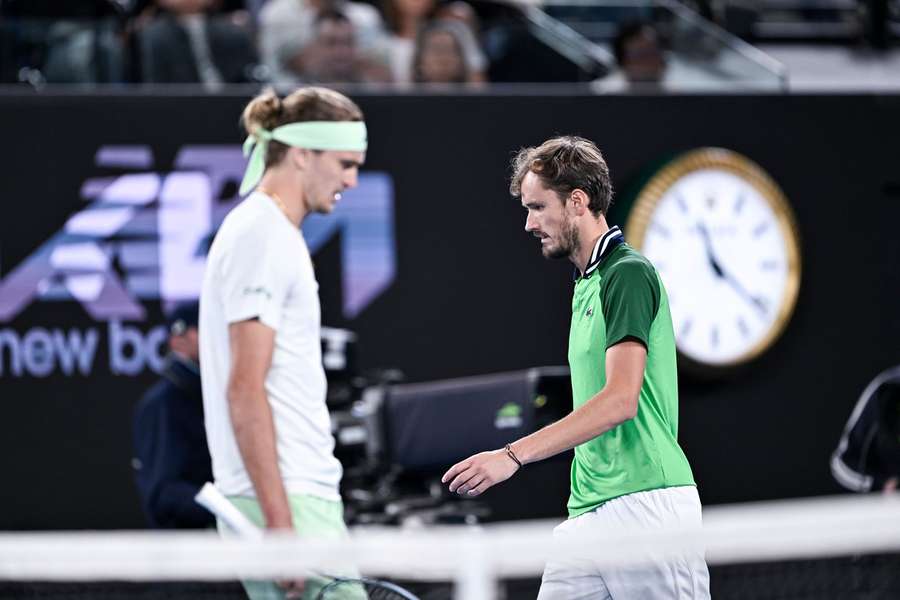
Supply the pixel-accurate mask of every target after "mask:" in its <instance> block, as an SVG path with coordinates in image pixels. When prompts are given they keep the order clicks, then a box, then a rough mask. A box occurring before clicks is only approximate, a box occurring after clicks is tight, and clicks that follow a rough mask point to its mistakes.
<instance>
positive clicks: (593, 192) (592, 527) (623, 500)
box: [443, 136, 709, 600]
mask: <svg viewBox="0 0 900 600" xmlns="http://www.w3.org/2000/svg"><path fill="white" fill-rule="evenodd" d="M510 192H511V193H512V194H513V195H514V196H520V197H521V199H522V206H523V207H524V208H525V209H526V210H527V218H526V220H525V230H526V231H528V232H529V233H532V234H533V235H534V236H535V237H537V238H538V239H539V240H540V243H541V251H542V252H543V254H544V256H545V257H547V258H568V259H569V260H570V261H572V263H574V264H575V266H576V268H577V277H576V280H575V289H574V293H573V297H572V324H571V330H570V333H569V367H570V370H571V375H572V393H573V404H574V410H573V411H572V413H570V414H569V415H568V416H566V417H565V418H563V419H560V420H559V421H557V422H556V423H553V424H552V425H548V426H547V427H545V428H543V429H541V430H540V431H538V432H536V433H533V434H531V435H529V436H527V437H524V438H521V439H519V440H517V441H515V442H514V443H512V444H509V445H507V446H506V447H505V448H501V449H498V450H493V451H490V452H482V453H480V454H476V455H474V456H472V457H469V458H467V459H466V460H463V461H461V462H459V463H457V464H456V465H454V466H453V467H451V468H450V470H448V471H447V472H446V473H445V474H444V477H443V481H444V482H445V483H449V487H450V491H451V492H456V493H458V494H461V495H464V496H467V497H471V496H477V495H479V494H481V493H482V492H484V491H485V490H487V489H488V488H490V487H491V486H493V485H495V484H497V483H500V482H501V481H505V480H506V479H509V478H510V477H512V475H513V474H515V472H516V471H518V470H519V469H520V468H522V466H523V465H527V464H528V463H532V462H535V461H539V460H543V459H545V458H548V457H550V456H553V455H555V454H558V453H560V452H563V451H565V450H569V449H570V448H574V449H575V458H574V460H573V461H572V473H571V476H572V482H571V493H570V495H569V502H568V510H569V519H568V520H567V521H566V522H564V523H563V524H562V525H560V526H559V527H557V528H556V530H555V531H554V535H557V536H566V535H570V534H573V533H582V532H583V533H587V534H590V533H591V532H598V533H599V532H604V531H610V530H614V529H619V530H624V531H647V530H652V529H661V528H669V527H671V528H683V527H691V526H699V525H700V513H701V506H700V498H699V496H698V494H697V488H696V486H695V484H694V478H693V476H692V474H691V468H690V465H689V464H688V461H687V459H686V458H685V456H684V453H683V452H682V450H681V448H680V447H679V445H678V441H677V435H678V378H677V369H676V357H675V335H674V332H673V328H672V318H671V315H670V312H669V302H668V298H667V296H666V290H665V288H664V287H663V284H662V281H661V280H660V278H659V275H658V274H657V272H656V270H655V269H654V268H653V265H652V264H650V262H649V261H648V260H647V259H646V258H644V257H643V256H641V255H640V254H639V253H638V252H637V251H635V250H634V249H633V248H631V247H630V246H629V245H628V244H627V243H625V239H624V236H623V235H622V232H621V231H620V230H619V228H618V227H612V228H611V227H609V225H608V224H607V222H606V212H607V209H608V208H609V205H610V203H611V200H612V185H611V183H610V178H609V169H608V168H607V166H606V162H605V161H604V159H603V156H602V155H601V153H600V151H599V150H598V149H597V147H596V146H595V145H594V144H593V143H592V142H590V141H589V140H586V139H583V138H578V137H571V136H565V137H558V138H553V139H550V140H547V141H546V142H544V143H543V144H541V145H540V146H538V147H536V148H525V149H523V150H521V151H520V152H519V154H518V155H517V156H516V158H515V160H514V162H513V176H512V181H511V183H510ZM538 598H539V600H557V599H559V600H563V599H564V600H578V599H580V598H585V599H586V598H591V599H595V598H596V599H601V600H602V599H604V598H611V599H613V600H624V599H627V600H642V599H647V600H650V599H652V600H658V599H663V600H665V599H670V598H671V599H676V598H677V599H681V600H685V599H690V600H696V599H706V598H709V572H708V570H707V567H706V562H705V560H704V557H703V552H702V550H699V549H696V550H685V551H684V552H682V553H681V554H679V555H677V556H663V555H660V554H658V553H655V552H651V551H648V552H647V556H646V557H645V560H644V561H642V562H641V564H640V565H637V566H630V567H623V568H615V569H611V568H607V567H604V566H602V565H600V564H598V563H596V562H594V561H592V560H591V557H590V556H585V557H583V558H580V559H578V560H557V561H554V560H551V561H550V562H548V564H547V566H546V568H545V570H544V577H543V581H542V583H541V591H540V595H539V596H538Z"/></svg>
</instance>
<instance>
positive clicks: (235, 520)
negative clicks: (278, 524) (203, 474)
mask: <svg viewBox="0 0 900 600" xmlns="http://www.w3.org/2000/svg"><path fill="white" fill-rule="evenodd" d="M194 500H195V501H196V502H197V503H198V504H200V505H201V506H203V507H204V508H206V509H207V510H208V511H209V512H211V513H213V514H214V515H215V516H217V517H219V518H220V519H222V521H223V522H224V523H226V524H227V525H228V527H229V528H231V529H232V530H233V531H234V532H235V533H237V534H239V535H240V536H241V537H244V538H250V539H259V538H261V537H262V530H260V528H259V527H257V526H256V525H255V524H254V523H253V522H251V521H250V519H248V518H247V517H246V516H244V514H243V513H242V512H241V511H239V510H238V509H237V508H235V507H234V505H233V504H232V503H231V502H229V501H228V498H226V497H225V496H224V495H223V494H222V492H220V491H219V489H218V488H217V487H216V486H214V485H213V484H211V483H205V484H204V485H203V487H202V488H201V489H200V491H199V492H198V493H197V495H196V496H195V497H194ZM315 577H316V578H321V579H324V580H325V582H326V583H325V585H323V586H322V588H321V589H320V590H319V593H318V594H316V597H315V600H419V598H418V597H417V596H415V595H413V594H412V593H410V592H408V591H406V590H404V589H403V588H401V587H400V586H398V585H396V584H393V583H391V582H389V581H381V580H378V579H369V578H366V577H359V578H351V577H330V576H328V575H323V574H321V573H316V574H315Z"/></svg>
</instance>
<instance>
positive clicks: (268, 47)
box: [259, 0, 386, 83]
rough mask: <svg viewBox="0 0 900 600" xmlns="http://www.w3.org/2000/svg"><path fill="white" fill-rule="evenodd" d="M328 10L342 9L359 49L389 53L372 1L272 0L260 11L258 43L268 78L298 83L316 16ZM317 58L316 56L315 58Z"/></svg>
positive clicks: (364, 53)
mask: <svg viewBox="0 0 900 600" xmlns="http://www.w3.org/2000/svg"><path fill="white" fill-rule="evenodd" d="M326 10H336V11H339V12H340V13H342V14H343V15H345V16H346V17H347V19H349V21H350V22H351V23H352V24H353V30H354V43H355V45H356V48H357V51H358V52H359V53H360V54H361V55H362V56H366V57H369V58H370V59H371V60H373V61H377V60H379V58H380V57H381V55H384V54H386V49H385V48H384V44H385V31H384V23H383V22H382V20H381V15H379V14H378V11H377V10H376V9H375V8H374V7H373V6H371V5H369V4H363V3H360V2H348V1H345V0H269V1H268V2H267V3H266V4H265V6H263V8H262V11H261V13H260V35H259V44H260V48H261V51H262V57H263V63H264V64H265V65H266V67H267V69H268V71H269V78H270V79H271V80H272V81H274V82H277V83H298V82H299V81H300V79H299V77H298V70H297V68H296V67H297V65H303V64H304V63H305V62H306V61H307V57H306V56H305V55H304V54H305V53H306V52H307V51H310V52H312V53H316V52H318V49H310V47H309V46H310V43H311V42H312V41H313V39H314V37H315V36H316V19H317V18H318V16H319V15H320V14H321V13H322V12H324V11H326ZM314 61H315V59H314Z"/></svg>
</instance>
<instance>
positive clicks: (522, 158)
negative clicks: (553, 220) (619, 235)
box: [509, 135, 612, 215]
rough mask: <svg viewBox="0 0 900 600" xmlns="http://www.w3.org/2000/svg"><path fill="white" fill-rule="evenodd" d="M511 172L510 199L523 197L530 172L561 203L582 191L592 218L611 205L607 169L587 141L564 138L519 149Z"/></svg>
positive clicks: (610, 190) (598, 153)
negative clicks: (524, 184) (534, 146)
mask: <svg viewBox="0 0 900 600" xmlns="http://www.w3.org/2000/svg"><path fill="white" fill-rule="evenodd" d="M512 170H513V175H512V179H511V180H510V182H509V193H510V194H512V195H513V196H520V195H521V194H522V180H523V179H524V178H525V175H527V174H528V173H529V172H531V173H534V174H535V175H537V176H538V178H539V179H540V180H541V183H542V184H543V185H544V187H546V188H548V189H551V190H553V191H554V192H556V195H557V196H559V198H560V200H564V199H565V196H568V195H569V194H571V193H572V191H573V190H576V189H578V190H582V191H583V192H584V193H586V194H587V195H588V198H589V199H590V201H589V203H588V209H590V211H591V212H592V213H593V214H594V215H601V214H602V215H605V214H606V211H607V210H609V206H610V204H612V182H611V181H610V179H609V167H607V166H606V161H605V160H603V155H602V154H601V153H600V150H599V149H598V148H597V146H595V145H594V143H593V142H592V141H590V140H586V139H584V138H581V137H576V136H573V135H565V136H561V137H555V138H552V139H549V140H547V141H546V142H544V143H543V144H541V145H540V146H538V147H537V148H522V149H521V150H519V152H518V153H517V154H516V157H515V158H514V159H513V161H512Z"/></svg>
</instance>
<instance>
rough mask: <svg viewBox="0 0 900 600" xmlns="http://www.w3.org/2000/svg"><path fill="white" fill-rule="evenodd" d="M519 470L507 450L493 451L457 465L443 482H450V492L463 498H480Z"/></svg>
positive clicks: (443, 478)
mask: <svg viewBox="0 0 900 600" xmlns="http://www.w3.org/2000/svg"><path fill="white" fill-rule="evenodd" d="M518 470H519V466H518V465H517V464H516V463H515V461H513V459H511V458H510V457H509V455H507V454H506V450H503V449H500V450H492V451H490V452H481V453H479V454H476V455H474V456H470V457H469V458H467V459H466V460H463V461H460V462H458V463H456V464H455V465H453V466H452V467H450V469H449V470H448V471H447V472H446V473H444V476H443V477H441V482H442V483H447V482H450V491H451V492H456V493H457V494H459V495H461V496H478V495H479V494H481V493H482V492H484V491H485V490H487V489H488V488H490V487H491V486H493V485H496V484H498V483H500V482H501V481H506V480H507V479H509V478H510V477H512V476H513V474H514V473H515V472H516V471H518Z"/></svg>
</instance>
